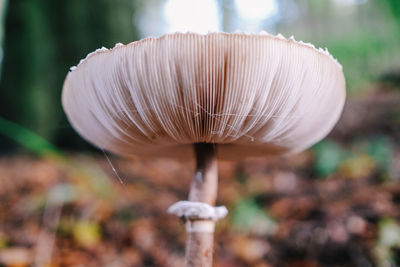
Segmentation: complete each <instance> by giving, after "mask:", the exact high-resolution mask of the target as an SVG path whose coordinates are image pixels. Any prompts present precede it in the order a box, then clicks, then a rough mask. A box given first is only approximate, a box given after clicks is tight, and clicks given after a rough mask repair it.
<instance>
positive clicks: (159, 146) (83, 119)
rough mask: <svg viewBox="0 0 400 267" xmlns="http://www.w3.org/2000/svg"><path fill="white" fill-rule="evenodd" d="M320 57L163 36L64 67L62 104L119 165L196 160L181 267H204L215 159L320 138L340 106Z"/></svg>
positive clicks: (220, 212)
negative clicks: (122, 159)
mask: <svg viewBox="0 0 400 267" xmlns="http://www.w3.org/2000/svg"><path fill="white" fill-rule="evenodd" d="M345 95H346V92H345V79H344V76H343V72H342V67H341V65H340V64H339V63H338V62H337V61H336V60H335V59H334V58H333V57H332V56H331V55H330V54H329V52H328V51H327V50H322V49H316V48H315V47H314V46H313V45H311V44H307V43H303V42H301V41H300V42H297V41H296V40H295V39H294V38H293V37H291V38H289V39H286V38H284V37H283V36H282V35H278V36H273V35H270V34H267V33H264V32H262V33H259V34H245V33H233V34H230V33H209V34H206V35H201V34H195V33H174V34H166V35H164V36H162V37H159V38H146V39H143V40H140V41H137V42H133V43H130V44H128V45H120V44H118V45H116V47H114V48H112V49H110V50H108V49H105V48H102V49H100V50H97V51H95V52H94V53H91V54H89V55H88V56H87V58H86V59H85V60H82V61H81V63H80V64H79V65H78V66H77V67H73V68H71V71H70V72H69V73H68V75H67V78H66V80H65V83H64V88H63V95H62V102H63V107H64V110H65V112H66V114H67V116H68V118H69V121H70V123H71V124H72V126H73V127H74V128H75V129H76V130H77V132H78V133H79V134H80V135H81V136H82V137H83V138H85V139H86V140H88V141H89V142H91V143H92V144H94V145H96V146H97V147H100V148H102V149H106V150H108V151H111V152H113V153H115V154H119V155H122V156H127V157H130V156H140V157H147V158H154V157H168V158H176V159H180V160H187V159H191V158H193V155H195V158H196V171H195V175H194V178H193V180H192V184H191V188H190V193H189V201H181V202H178V203H176V204H174V205H172V206H171V207H170V209H169V212H171V213H174V214H176V215H178V216H180V217H183V218H185V220H186V229H187V234H188V238H187V248H186V265H187V266H211V263H212V247H213V232H214V225H215V222H216V221H217V220H218V219H220V218H221V217H223V216H225V215H226V213H227V210H226V208H225V207H214V205H215V202H216V197H217V181H218V174H217V158H218V159H225V160H236V159H242V158H245V157H260V156H262V157H271V156H283V155H290V154H293V153H297V152H299V151H302V150H304V149H306V148H308V147H310V146H311V145H313V144H315V143H316V142H318V141H319V140H321V139H322V138H324V137H325V136H326V135H327V134H328V133H329V132H330V131H331V129H332V128H333V126H334V125H335V124H336V122H337V120H338V119H339V116H340V114H341V112H342V109H343V105H344V101H345Z"/></svg>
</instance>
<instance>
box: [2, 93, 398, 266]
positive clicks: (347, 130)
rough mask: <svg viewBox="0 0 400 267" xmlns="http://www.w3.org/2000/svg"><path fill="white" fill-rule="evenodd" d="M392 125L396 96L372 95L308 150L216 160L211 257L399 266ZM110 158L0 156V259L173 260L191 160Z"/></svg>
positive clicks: (178, 258) (79, 262)
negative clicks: (224, 211)
mask: <svg viewBox="0 0 400 267" xmlns="http://www.w3.org/2000/svg"><path fill="white" fill-rule="evenodd" d="M399 135H400V94H398V93H396V92H387V93H379V94H370V95H368V96H366V97H363V98H362V99H358V100H354V101H352V102H350V103H348V104H347V106H346V109H345V112H344V115H343V118H342V120H341V121H340V123H339V124H338V126H337V127H336V129H335V130H334V132H333V133H332V134H331V135H330V136H329V138H328V139H327V140H325V141H324V142H322V143H320V144H318V145H317V146H315V147H314V148H313V149H311V150H308V151H305V152H303V153H301V154H299V155H297V156H294V157H291V158H288V159H249V160H244V161H241V162H220V163H219V176H220V177H219V195H218V204H219V205H225V206H227V208H228V209H229V215H228V216H227V218H225V219H223V220H221V221H219V222H218V225H217V229H216V236H215V238H216V242H215V256H214V258H215V260H214V263H215V264H214V266H220V267H225V266H226V267H228V266H229V267H236V266H256V267H268V266H278V267H280V266H307V267H309V266H310V267H311V266H363V267H365V266H396V265H399V264H400V209H399V207H400V206H399V205H400V182H399V179H400V149H399V147H398V145H397V143H398V141H399ZM110 159H111V162H112V165H111V164H110V162H109V160H108V159H107V158H105V157H104V156H102V155H100V154H97V155H87V154H86V155H85V154H76V153H72V154H69V155H68V156H63V157H58V156H55V157H53V156H49V157H34V156H28V155H9V156H3V157H1V158H0V266H15V267H16V266H19V267H21V266H33V265H35V266H49V267H50V266H113V267H114V266H183V258H184V245H185V231H184V225H183V223H182V222H181V221H180V220H179V219H177V218H176V217H174V216H171V215H169V214H167V212H166V211H167V209H168V207H169V206H170V205H171V204H173V203H174V202H176V201H178V200H184V199H186V198H187V192H188V188H189V184H190V180H191V177H192V172H193V169H194V165H193V162H190V163H185V164H184V163H180V162H175V161H171V160H151V161H150V160H147V161H146V160H142V159H137V160H125V159H118V158H114V157H110ZM113 168H115V170H116V171H114V170H113ZM120 180H121V181H122V182H120Z"/></svg>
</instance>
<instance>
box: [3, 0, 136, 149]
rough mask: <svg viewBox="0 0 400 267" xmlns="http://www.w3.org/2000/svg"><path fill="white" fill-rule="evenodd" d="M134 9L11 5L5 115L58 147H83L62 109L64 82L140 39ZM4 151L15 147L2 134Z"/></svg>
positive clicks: (73, 1)
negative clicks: (86, 61) (98, 54)
mask: <svg viewBox="0 0 400 267" xmlns="http://www.w3.org/2000/svg"><path fill="white" fill-rule="evenodd" d="M0 1H2V0H0ZM0 3H1V2H0ZM134 9H135V1H132V0H97V1H95V2H93V1H85V0H69V1H54V0H37V1H29V0H20V1H9V3H8V9H7V17H6V23H5V42H4V46H3V48H4V61H3V71H2V79H1V81H0V91H1V98H0V116H2V117H4V118H6V119H9V120H12V121H14V122H16V123H19V124H21V125H23V126H24V127H27V128H29V129H31V130H33V131H35V132H36V133H38V134H40V135H42V136H43V137H45V138H46V139H48V140H50V141H52V142H55V143H56V144H59V145H67V144H73V145H74V146H75V147H78V146H80V145H82V144H83V141H81V139H80V138H79V137H78V136H77V135H76V134H72V133H73V130H72V129H71V128H70V127H68V123H67V120H66V118H65V115H64V113H63V111H62V108H61V89H62V85H63V81H64V78H65V76H66V74H67V72H68V71H69V67H70V66H73V65H76V64H77V63H78V62H79V60H80V59H81V58H84V57H85V56H86V55H87V54H88V53H89V52H91V51H93V50H95V49H96V48H99V47H101V46H106V47H112V46H114V44H115V43H117V42H124V43H126V42H130V41H133V40H135V39H136V36H137V30H136V29H135V28H134V26H133V24H132V16H133V13H134ZM71 138H72V139H71ZM0 147H1V148H2V149H4V148H8V149H13V148H14V145H13V144H12V142H10V140H5V139H4V138H3V137H2V136H1V135H0Z"/></svg>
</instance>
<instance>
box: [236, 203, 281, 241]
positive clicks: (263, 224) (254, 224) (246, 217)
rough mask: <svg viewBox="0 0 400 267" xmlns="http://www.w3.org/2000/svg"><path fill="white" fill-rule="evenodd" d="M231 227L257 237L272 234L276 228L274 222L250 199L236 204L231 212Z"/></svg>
mask: <svg viewBox="0 0 400 267" xmlns="http://www.w3.org/2000/svg"><path fill="white" fill-rule="evenodd" d="M233 225H234V227H235V228H236V229H237V230H239V231H243V232H247V233H254V234H259V235H264V234H273V233H274V232H275V231H276V228H277V224H276V222H275V221H274V220H273V219H272V218H271V217H269V215H268V213H266V212H265V211H263V210H262V209H261V207H260V206H259V205H258V204H257V203H256V202H255V200H254V199H251V198H250V199H244V200H241V201H239V202H238V204H237V206H236V207H235V208H234V210H233Z"/></svg>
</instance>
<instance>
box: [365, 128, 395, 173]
mask: <svg viewBox="0 0 400 267" xmlns="http://www.w3.org/2000/svg"><path fill="white" fill-rule="evenodd" d="M393 147H394V146H393V143H392V141H391V140H390V138H389V137H387V136H377V137H374V138H371V139H370V140H369V143H368V146H367V152H368V154H369V155H370V156H371V158H372V159H373V160H374V161H375V163H376V164H377V166H378V167H379V168H380V169H381V170H382V171H383V172H384V173H386V174H387V173H389V172H390V167H391V165H392V161H393V157H394V148H393Z"/></svg>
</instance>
